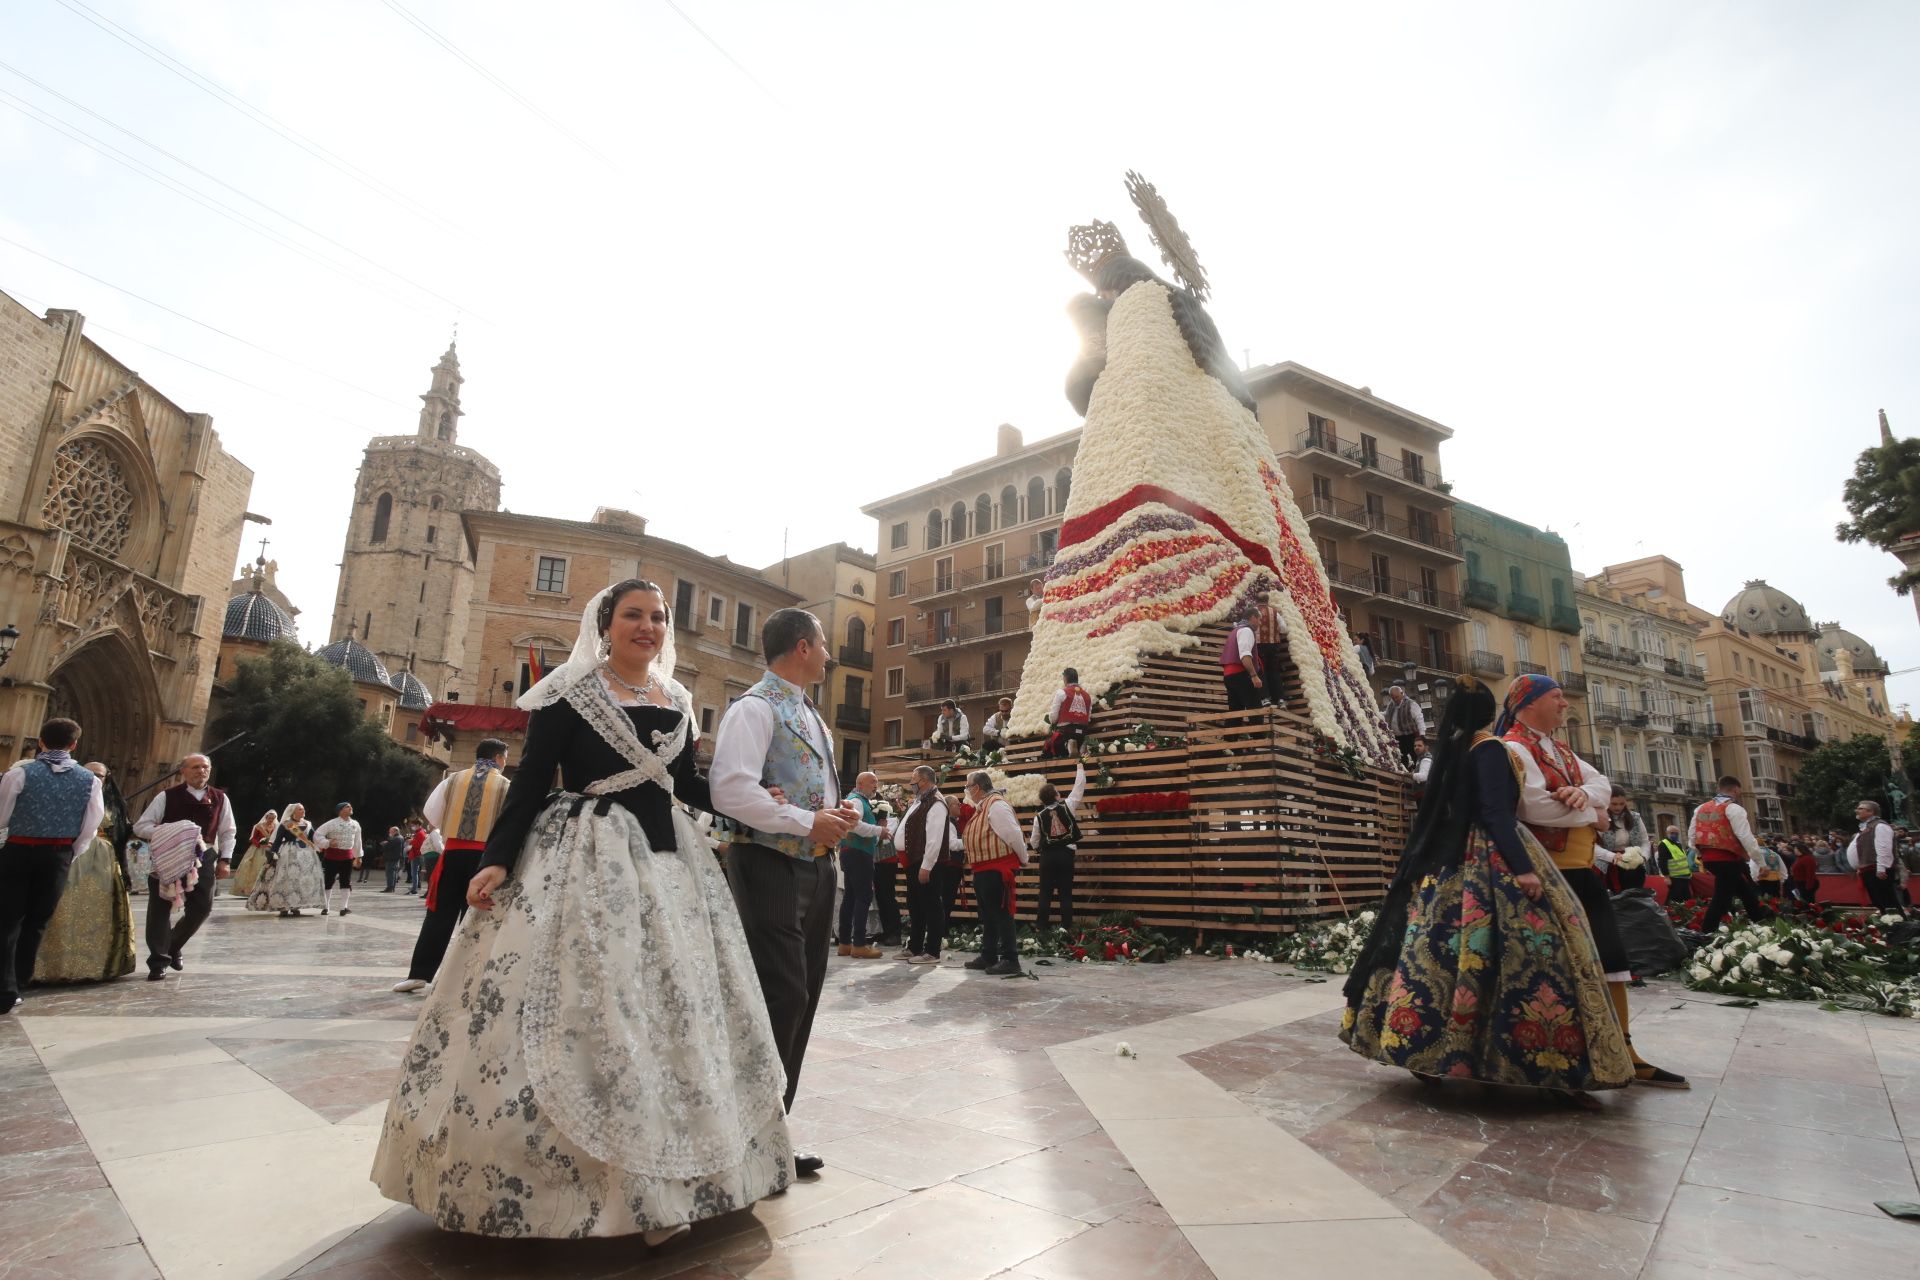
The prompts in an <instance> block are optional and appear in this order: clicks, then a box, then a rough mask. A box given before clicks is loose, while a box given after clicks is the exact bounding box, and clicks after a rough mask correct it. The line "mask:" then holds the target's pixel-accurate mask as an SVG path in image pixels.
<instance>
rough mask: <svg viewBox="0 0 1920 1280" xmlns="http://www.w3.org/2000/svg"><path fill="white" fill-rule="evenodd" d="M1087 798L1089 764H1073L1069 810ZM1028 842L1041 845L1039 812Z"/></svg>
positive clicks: (1072, 846) (1073, 846)
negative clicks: (1031, 836)
mask: <svg viewBox="0 0 1920 1280" xmlns="http://www.w3.org/2000/svg"><path fill="white" fill-rule="evenodd" d="M1086 798H1087V766H1085V765H1084V764H1076V765H1074V766H1073V790H1071V791H1069V792H1068V793H1067V812H1068V813H1072V812H1073V811H1074V810H1076V809H1078V808H1079V807H1080V802H1081V801H1082V800H1084V799H1086ZM994 830H996V831H998V830H999V828H998V827H995V828H994ZM1028 843H1029V844H1031V845H1032V846H1033V847H1034V848H1036V849H1038V848H1039V847H1040V815H1039V814H1037V813H1036V814H1034V815H1033V838H1032V839H1031V840H1030V841H1028ZM1067 848H1069V849H1077V848H1079V846H1078V845H1071V844H1070V845H1068V846H1067Z"/></svg>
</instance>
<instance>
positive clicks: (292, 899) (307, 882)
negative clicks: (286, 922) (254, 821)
mask: <svg viewBox="0 0 1920 1280" xmlns="http://www.w3.org/2000/svg"><path fill="white" fill-rule="evenodd" d="M323 898H324V891H323V889H322V886H321V876H320V855H319V854H318V853H316V852H315V851H314V848H313V824H312V823H311V822H308V821H307V806H305V805H303V804H300V803H298V802H296V803H294V804H290V805H288V806H287V807H286V809H285V810H284V811H283V812H282V813H281V814H280V830H279V831H277V832H275V833H274V837H273V843H272V844H271V845H269V846H268V848H267V866H266V869H265V870H264V871H262V872H261V873H260V879H259V882H258V883H256V884H255V885H254V886H253V892H252V893H250V894H248V895H247V910H249V911H278V912H279V913H280V914H281V916H282V917H285V916H297V915H299V914H300V912H301V911H302V910H303V909H304V908H307V907H317V906H319V905H320V903H321V901H322V900H323Z"/></svg>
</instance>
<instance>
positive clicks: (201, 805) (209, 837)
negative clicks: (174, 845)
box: [133, 752, 234, 982]
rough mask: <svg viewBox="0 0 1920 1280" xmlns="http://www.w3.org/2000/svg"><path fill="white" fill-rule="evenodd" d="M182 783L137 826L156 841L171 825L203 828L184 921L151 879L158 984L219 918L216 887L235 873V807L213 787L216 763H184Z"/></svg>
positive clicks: (150, 923) (151, 967) (152, 956)
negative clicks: (203, 929) (159, 830)
mask: <svg viewBox="0 0 1920 1280" xmlns="http://www.w3.org/2000/svg"><path fill="white" fill-rule="evenodd" d="M180 778H181V781H180V782H179V784H178V785H176V786H171V787H168V788H167V789H166V790H165V791H162V792H161V793H160V794H159V795H157V796H155V797H154V798H153V801H152V802H151V803H150V804H148V805H147V810H146V812H145V813H143V814H141V815H140V819H139V821H137V822H135V823H134V824H133V834H135V835H136V836H139V837H140V838H141V839H142V840H150V839H152V838H153V833H154V830H155V829H156V828H158V827H161V826H164V825H166V824H167V823H169V822H191V823H193V824H194V825H195V826H196V827H199V828H200V878H199V880H198V881H196V882H195V884H194V886H193V888H191V889H189V890H187V894H186V897H184V898H182V899H181V901H180V907H181V911H180V919H179V920H178V921H175V920H174V919H173V904H172V903H171V902H169V901H167V899H166V897H165V896H164V895H163V894H162V893H161V892H160V882H159V881H158V880H156V879H154V878H153V877H152V876H148V877H147V981H149V982H158V981H160V979H162V978H164V977H166V976H167V970H168V969H179V968H183V967H184V966H183V965H182V964H181V963H180V952H181V951H182V950H183V949H184V948H185V947H186V945H187V942H188V941H189V940H190V939H191V938H192V937H193V935H194V934H196V933H198V932H199V931H200V926H201V925H203V924H205V923H206V922H207V917H208V916H210V915H212V914H213V886H214V882H215V881H216V880H225V879H226V878H227V877H228V876H230V875H232V874H233V831H234V823H233V806H232V805H230V804H228V803H227V793H226V792H224V791H222V790H221V789H220V788H218V787H216V786H213V785H212V784H211V779H212V778H213V761H211V760H209V759H208V758H207V757H205V756H203V755H201V754H200V753H199V752H195V753H194V754H192V755H190V756H188V757H187V758H186V759H184V760H182V761H181V762H180Z"/></svg>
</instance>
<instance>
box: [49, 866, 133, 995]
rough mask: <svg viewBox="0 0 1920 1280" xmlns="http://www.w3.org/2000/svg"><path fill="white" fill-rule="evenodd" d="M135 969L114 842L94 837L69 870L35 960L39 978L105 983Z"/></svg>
mask: <svg viewBox="0 0 1920 1280" xmlns="http://www.w3.org/2000/svg"><path fill="white" fill-rule="evenodd" d="M135 967H136V961H135V956H134V950H133V906H132V904H131V903H129V902H128V901H127V883H126V881H125V880H123V879H122V878H121V875H120V860H119V859H118V858H116V857H114V856H113V842H112V841H110V840H108V839H107V838H106V837H105V836H95V837H94V840H93V843H92V844H90V845H88V846H87V851H86V852H85V853H83V854H81V855H80V856H79V857H77V858H75V859H74V860H73V865H72V866H70V867H68V868H67V888H66V891H65V892H64V893H62V894H61V895H60V905H59V906H58V907H56V908H55V909H54V913H53V919H51V920H49V921H48V922H47V934H46V937H45V938H43V939H41V941H40V952H39V955H38V957H37V958H36V960H35V963H34V970H33V976H34V978H35V979H36V980H37V981H40V982H105V981H106V980H108V979H109V978H123V977H125V976H126V975H127V974H129V973H132V972H133V971H134V968H135Z"/></svg>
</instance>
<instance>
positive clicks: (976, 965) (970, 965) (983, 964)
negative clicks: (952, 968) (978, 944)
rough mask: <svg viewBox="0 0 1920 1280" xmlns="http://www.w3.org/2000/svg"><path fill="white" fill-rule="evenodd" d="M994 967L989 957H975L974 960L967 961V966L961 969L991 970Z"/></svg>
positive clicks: (962, 966)
mask: <svg viewBox="0 0 1920 1280" xmlns="http://www.w3.org/2000/svg"><path fill="white" fill-rule="evenodd" d="M992 965H993V961H992V960H991V959H989V958H988V957H986V956H975V957H974V958H973V959H971V960H969V961H967V962H966V963H965V964H963V965H961V966H960V967H961V968H962V969H987V968H991V967H992Z"/></svg>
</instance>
